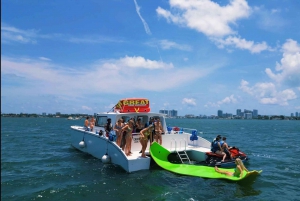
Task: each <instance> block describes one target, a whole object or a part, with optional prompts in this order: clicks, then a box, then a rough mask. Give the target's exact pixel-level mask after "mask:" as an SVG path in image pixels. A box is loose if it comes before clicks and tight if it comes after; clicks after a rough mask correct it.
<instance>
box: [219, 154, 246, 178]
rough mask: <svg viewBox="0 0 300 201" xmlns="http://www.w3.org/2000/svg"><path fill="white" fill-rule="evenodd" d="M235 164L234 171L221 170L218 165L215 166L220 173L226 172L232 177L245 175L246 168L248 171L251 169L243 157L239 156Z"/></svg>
mask: <svg viewBox="0 0 300 201" xmlns="http://www.w3.org/2000/svg"><path fill="white" fill-rule="evenodd" d="M235 164H236V168H235V169H234V172H228V171H225V170H219V169H218V167H217V166H215V170H216V172H218V173H221V174H225V175H227V176H231V177H240V178H242V177H243V171H244V170H246V172H249V170H247V168H246V167H245V166H244V163H243V161H242V160H241V159H239V158H237V159H236V160H235Z"/></svg>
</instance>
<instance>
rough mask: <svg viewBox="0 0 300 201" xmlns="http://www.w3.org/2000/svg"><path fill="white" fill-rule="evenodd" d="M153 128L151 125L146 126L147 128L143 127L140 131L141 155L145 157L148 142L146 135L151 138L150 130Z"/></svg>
mask: <svg viewBox="0 0 300 201" xmlns="http://www.w3.org/2000/svg"><path fill="white" fill-rule="evenodd" d="M153 129H154V126H153V125H150V126H148V127H147V128H144V129H143V130H141V131H140V135H141V137H140V143H141V145H142V155H141V156H142V157H143V158H146V154H145V150H146V148H147V144H148V136H150V139H151V138H152V131H153Z"/></svg>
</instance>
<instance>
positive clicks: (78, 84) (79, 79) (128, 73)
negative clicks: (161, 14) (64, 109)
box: [1, 56, 211, 97]
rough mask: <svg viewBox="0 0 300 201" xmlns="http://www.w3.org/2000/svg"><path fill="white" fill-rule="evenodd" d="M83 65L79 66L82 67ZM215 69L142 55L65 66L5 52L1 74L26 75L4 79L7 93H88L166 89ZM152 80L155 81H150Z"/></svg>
mask: <svg viewBox="0 0 300 201" xmlns="http://www.w3.org/2000/svg"><path fill="white" fill-rule="evenodd" d="M78 69H79V70H78ZM210 70H211V69H203V70H201V69H199V67H197V68H185V67H180V68H175V67H174V66H173V64H172V63H164V62H161V61H155V60H149V59H145V58H143V57H140V56H136V57H129V56H126V57H123V58H120V59H117V60H114V59H112V60H101V61H98V62H97V63H95V64H92V65H86V66H81V67H80V66H75V67H74V68H73V67H72V68H69V67H62V66H60V65H57V64H52V63H51V62H49V61H44V60H43V61H41V60H31V59H15V58H7V57H4V56H2V58H1V76H2V77H3V78H5V77H7V76H10V77H12V76H11V75H15V76H14V77H16V78H17V77H22V79H17V81H18V82H17V83H18V84H16V83H14V85H11V83H12V82H9V80H10V79H4V80H8V81H7V82H4V81H2V83H1V89H3V90H5V93H15V94H16V93H20V94H27V95H29V94H31V93H32V94H36V93H41V94H51V95H60V96H70V97H75V96H86V95H87V94H89V95H91V94H99V93H115V94H118V93H126V92H129V91H130V92H132V91H133V90H142V91H163V90H166V89H172V88H174V87H177V86H182V84H186V83H188V82H192V81H194V80H195V79H198V78H200V77H203V76H206V75H207V74H208V73H210ZM149 82H151V84H149Z"/></svg>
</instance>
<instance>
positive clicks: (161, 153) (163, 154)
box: [150, 142, 262, 181]
mask: <svg viewBox="0 0 300 201" xmlns="http://www.w3.org/2000/svg"><path fill="white" fill-rule="evenodd" d="M150 154H151V157H152V158H153V160H154V161H155V162H156V163H157V164H158V165H159V166H160V167H161V168H163V169H165V170H168V171H170V172H173V173H177V174H182V175H188V176H195V177H203V178H212V179H228V180H233V181H239V180H242V179H245V178H246V177H250V176H257V175H259V174H260V173H261V172H262V171H251V172H248V173H247V172H246V171H245V170H244V173H243V177H242V178H239V177H230V176H227V175H224V174H221V173H218V172H216V171H215V169H214V167H208V166H201V165H191V164H174V163H170V162H169V161H168V155H169V154H170V151H168V150H167V149H165V148H164V147H162V146H161V145H160V144H158V143H157V142H154V143H153V144H152V145H151V147H150ZM219 169H220V170H222V169H223V168H219ZM223 170H226V171H230V172H234V169H223Z"/></svg>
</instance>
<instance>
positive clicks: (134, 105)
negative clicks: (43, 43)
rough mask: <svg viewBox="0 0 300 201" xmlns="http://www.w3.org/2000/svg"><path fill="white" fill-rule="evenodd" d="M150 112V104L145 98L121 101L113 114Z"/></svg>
mask: <svg viewBox="0 0 300 201" xmlns="http://www.w3.org/2000/svg"><path fill="white" fill-rule="evenodd" d="M116 111H118V112H120V113H125V112H135V113H139V112H150V103H149V100H148V99H146V98H126V99H121V100H120V101H119V102H118V104H117V105H116V106H115V112H116Z"/></svg>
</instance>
